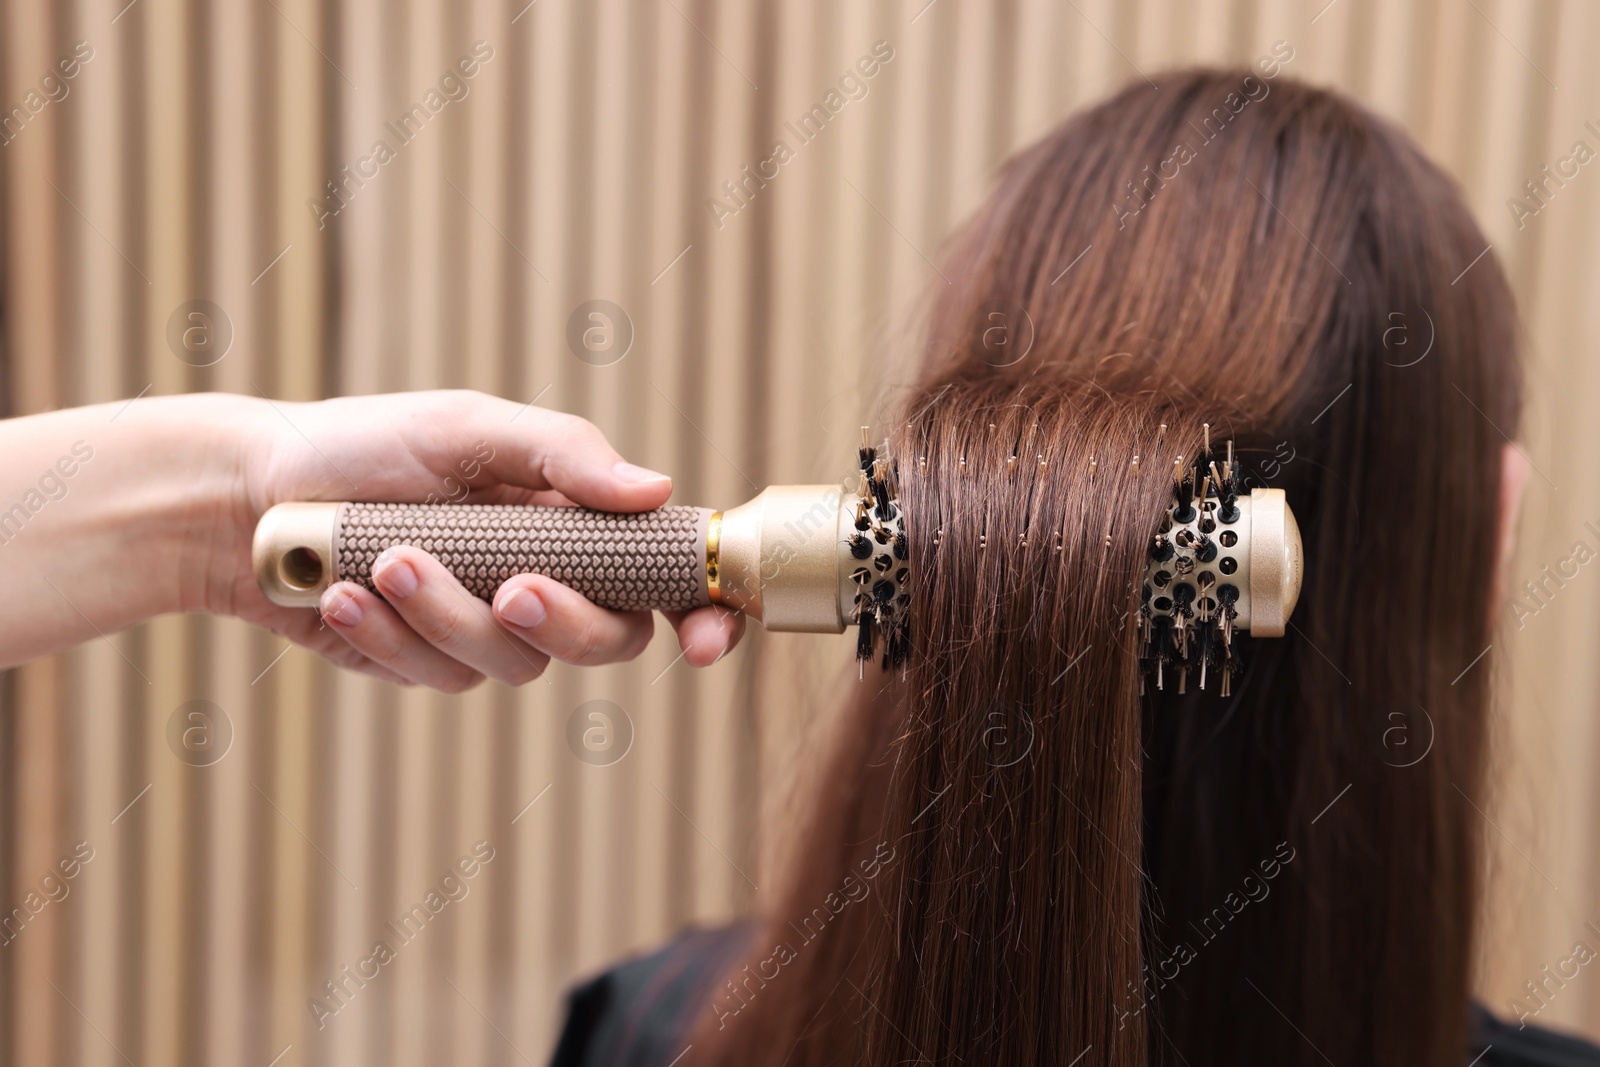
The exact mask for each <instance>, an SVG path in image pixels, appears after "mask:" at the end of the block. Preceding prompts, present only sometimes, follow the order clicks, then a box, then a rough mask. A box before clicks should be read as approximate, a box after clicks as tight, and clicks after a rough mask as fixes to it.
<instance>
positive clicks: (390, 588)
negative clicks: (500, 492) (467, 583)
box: [318, 546, 744, 693]
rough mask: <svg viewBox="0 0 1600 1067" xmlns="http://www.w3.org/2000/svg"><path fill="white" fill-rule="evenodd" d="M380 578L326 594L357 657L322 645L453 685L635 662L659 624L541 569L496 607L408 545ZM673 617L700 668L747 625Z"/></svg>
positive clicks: (718, 612)
mask: <svg viewBox="0 0 1600 1067" xmlns="http://www.w3.org/2000/svg"><path fill="white" fill-rule="evenodd" d="M372 576H373V584H375V585H376V586H377V588H378V590H379V593H380V594H381V595H374V594H373V593H372V592H371V591H369V590H367V589H365V588H363V587H361V586H359V585H356V584H354V583H352V582H340V583H337V584H335V585H333V586H331V587H330V588H329V589H328V590H326V591H325V592H324V593H323V597H322V603H321V609H322V619H323V623H324V624H325V626H326V627H327V630H328V631H330V632H331V634H337V635H338V636H339V637H340V638H342V639H343V641H344V642H346V643H347V644H348V646H349V648H348V653H349V655H348V656H345V655H340V654H337V653H335V652H334V650H332V649H328V648H324V649H321V651H323V653H324V654H325V655H327V656H328V657H329V658H330V659H334V660H335V661H336V662H339V663H341V664H342V665H344V666H348V667H352V668H354V669H358V670H365V671H367V673H371V674H375V675H378V676H380V677H382V676H385V675H389V676H393V677H394V678H397V679H399V680H402V681H404V682H409V683H414V684H418V685H426V686H430V687H432V688H434V689H439V690H442V691H444V692H448V693H457V692H461V691H463V690H466V689H469V688H471V687H472V686H474V685H476V684H477V683H478V682H480V681H482V680H483V678H484V677H486V676H487V677H490V678H494V679H495V680H497V681H500V682H503V683H505V684H507V685H522V684H524V683H526V682H529V681H532V680H534V679H536V678H538V677H539V676H540V675H541V674H542V673H543V672H544V670H545V668H546V667H547V666H548V664H549V662H550V660H551V659H552V658H554V659H559V660H562V661H563V662H566V663H571V664H574V665H577V666H596V665H599V664H604V663H617V662H621V661H624V660H630V659H633V658H635V657H636V656H638V655H639V654H640V653H641V652H643V651H644V649H645V647H646V646H647V645H648V644H649V643H650V639H651V637H652V635H653V633H654V631H655V620H654V616H653V614H652V613H651V612H648V611H610V610H607V609H605V608H601V607H599V606H597V605H595V604H594V603H592V602H591V601H589V600H588V599H587V598H585V597H584V596H582V595H581V594H579V593H577V592H576V591H574V590H572V589H570V588H568V587H567V586H564V585H562V584H561V583H559V582H557V581H555V580H553V579H551V578H548V577H545V576H543V575H536V574H525V575H519V576H517V577H515V578H512V579H510V580H508V581H507V582H505V583H504V584H503V585H502V586H501V587H500V589H499V591H498V592H497V593H496V595H495V599H494V604H493V606H492V607H491V606H490V605H488V604H485V603H483V601H481V600H479V599H478V598H476V597H474V596H472V595H471V594H470V593H468V592H467V591H466V589H465V588H463V587H462V585H461V583H460V582H459V581H458V580H457V579H456V578H455V576H454V575H452V574H451V573H450V572H449V571H448V570H446V569H445V568H444V566H443V565H441V564H440V563H439V562H438V561H437V560H435V559H434V558H433V557H432V556H430V555H428V554H427V553H425V552H423V551H421V550H420V549H417V548H412V547H409V546H397V547H395V548H391V549H389V550H388V551H386V552H384V553H383V554H382V555H381V556H379V557H378V559H377V561H376V562H375V563H374V564H373V568H372ZM668 618H669V619H670V620H671V622H672V625H673V628H674V629H675V630H677V632H678V642H679V645H680V646H681V647H682V649H683V654H684V658H685V659H687V660H688V661H689V662H690V664H692V665H693V666H697V667H704V666H708V665H709V664H712V663H715V662H716V661H717V660H718V659H720V658H721V657H722V656H723V655H725V654H726V653H727V652H728V651H729V650H730V649H732V648H733V647H734V645H736V644H737V643H738V641H739V638H740V636H741V635H742V634H743V633H744V617H743V616H742V615H740V614H738V613H737V612H730V611H728V610H726V609H724V608H721V607H709V608H700V609H697V610H695V611H690V612H672V613H668ZM318 643H319V644H320V643H321V642H318Z"/></svg>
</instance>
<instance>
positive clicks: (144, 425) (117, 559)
mask: <svg viewBox="0 0 1600 1067" xmlns="http://www.w3.org/2000/svg"><path fill="white" fill-rule="evenodd" d="M255 417H256V402H254V401H251V400H249V399H248V398H243V397H234V396H226V395H219V394H207V395H189V396H177V397H152V398H148V399H143V400H139V401H136V402H134V403H133V404H127V403H126V402H118V403H113V404H101V405H96V406H92V407H86V408H76V409H69V410H64V411H56V412H50V413H48V414H43V415H31V416H27V417H24V418H18V419H11V420H8V421H6V422H0V463H3V466H0V603H3V604H5V605H6V607H7V610H6V611H5V612H4V613H0V667H9V666H14V665H15V664H18V663H21V662H24V661H26V660H29V659H32V658H34V657H37V656H42V655H48V654H50V653H53V652H58V651H61V650H63V649H66V648H70V647H72V646H73V645H76V644H79V643H81V642H83V641H86V640H92V639H94V638H96V637H98V636H101V635H105V634H112V633H115V632H116V631H118V630H122V629H125V628H126V627H128V626H132V625H134V624H135V623H138V622H141V621H143V620H145V619H148V618H151V617H153V616H156V615H161V614H164V613H167V612H172V611H185V610H197V609H200V608H202V607H204V606H205V605H206V603H207V601H208V599H209V596H210V593H209V591H208V584H209V583H211V582H213V581H214V580H215V574H216V564H217V563H218V562H219V561H220V560H222V559H232V558H236V557H237V556H238V554H239V553H240V551H241V550H242V548H241V545H240V543H239V542H240V538H241V536H243V537H246V538H247V537H248V522H247V519H246V518H245V517H244V516H243V512H244V511H246V510H247V507H246V505H245V503H244V497H245V494H244V493H243V492H242V491H241V486H242V484H243V482H244V475H243V472H242V465H243V459H242V446H241V442H242V441H243V440H244V437H245V436H246V435H247V434H248V432H249V429H248V428H249V427H250V426H251V425H252V424H253V423H254V420H255ZM242 527H243V528H244V529H243V532H242V533H241V528H242Z"/></svg>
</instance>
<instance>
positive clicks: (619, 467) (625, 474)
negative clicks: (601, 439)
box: [611, 460, 672, 485]
mask: <svg viewBox="0 0 1600 1067" xmlns="http://www.w3.org/2000/svg"><path fill="white" fill-rule="evenodd" d="M611 473H612V474H615V475H616V476H617V480H618V481H623V482H627V483H628V484H629V485H643V484H644V483H646V482H667V481H671V480H672V479H670V478H668V477H667V476H666V475H665V474H662V473H661V472H660V471H653V470H649V469H648V468H645V467H636V466H634V465H633V464H632V463H629V462H628V461H627V460H619V461H618V462H617V464H616V465H615V466H614V467H612V468H611Z"/></svg>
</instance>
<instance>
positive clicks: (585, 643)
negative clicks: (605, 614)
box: [567, 622, 609, 664]
mask: <svg viewBox="0 0 1600 1067" xmlns="http://www.w3.org/2000/svg"><path fill="white" fill-rule="evenodd" d="M607 651H609V650H608V648H607V642H606V639H605V633H604V632H603V631H602V629H601V628H600V627H599V626H596V625H595V624H594V623H592V622H585V623H581V624H579V626H578V628H577V629H576V630H575V631H574V632H573V634H572V637H571V638H570V640H569V641H568V643H567V654H568V655H567V658H568V662H571V663H576V664H590V663H595V662H598V661H600V660H602V659H603V658H604V657H605V654H606V652H607Z"/></svg>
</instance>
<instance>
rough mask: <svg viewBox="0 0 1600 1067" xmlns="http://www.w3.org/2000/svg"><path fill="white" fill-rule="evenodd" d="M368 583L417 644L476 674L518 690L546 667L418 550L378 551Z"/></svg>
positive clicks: (541, 657) (541, 658)
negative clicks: (419, 640)
mask: <svg viewBox="0 0 1600 1067" xmlns="http://www.w3.org/2000/svg"><path fill="white" fill-rule="evenodd" d="M372 581H373V584H374V585H376V586H377V587H378V591H379V592H380V593H382V594H383V598H384V599H385V600H387V601H388V602H389V605H390V606H391V607H392V608H393V609H394V610H395V613H396V614H397V615H398V616H399V617H400V618H401V619H403V620H404V621H405V623H406V624H407V625H408V626H410V627H411V629H412V630H414V631H416V633H417V634H418V635H420V637H421V638H422V640H423V641H425V642H426V643H427V644H428V645H430V646H431V647H432V648H433V649H435V650H436V651H438V652H440V653H442V654H443V655H445V656H446V657H448V658H450V659H453V660H457V661H459V662H461V663H463V664H465V665H467V666H468V667H470V668H472V670H474V671H476V672H478V673H480V674H484V675H487V676H488V677H490V678H493V679H495V680H496V681H499V682H504V683H505V684H507V685H522V684H524V683H526V682H531V681H533V680H534V679H535V678H538V677H539V676H540V675H541V674H543V673H544V669H545V667H546V666H547V665H548V664H549V662H550V661H549V657H548V656H544V655H541V654H540V653H539V652H538V651H536V650H533V649H529V648H528V647H527V646H526V645H524V644H523V643H522V642H520V641H518V640H516V639H515V638H513V637H512V636H511V635H510V634H508V633H507V632H506V631H505V630H504V629H503V628H502V627H501V626H500V624H499V623H498V622H496V621H495V618H494V613H493V612H491V611H490V610H489V605H487V604H485V603H484V602H483V601H482V600H479V599H478V598H477V597H475V596H473V595H472V594H470V593H468V592H467V590H466V589H465V588H464V587H463V586H462V585H461V583H460V582H459V581H458V580H457V579H456V577H455V575H453V574H451V573H450V572H449V571H448V570H446V569H445V567H444V566H443V565H442V564H441V563H439V561H438V560H436V559H434V558H433V557H432V556H430V555H428V554H427V553H426V552H423V551H422V550H421V549H417V548H412V547H409V546H404V545H401V546H396V547H394V548H391V549H389V550H388V551H386V552H384V553H383V554H382V555H381V556H379V557H378V558H377V560H376V561H375V562H374V563H373V565H372Z"/></svg>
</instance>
